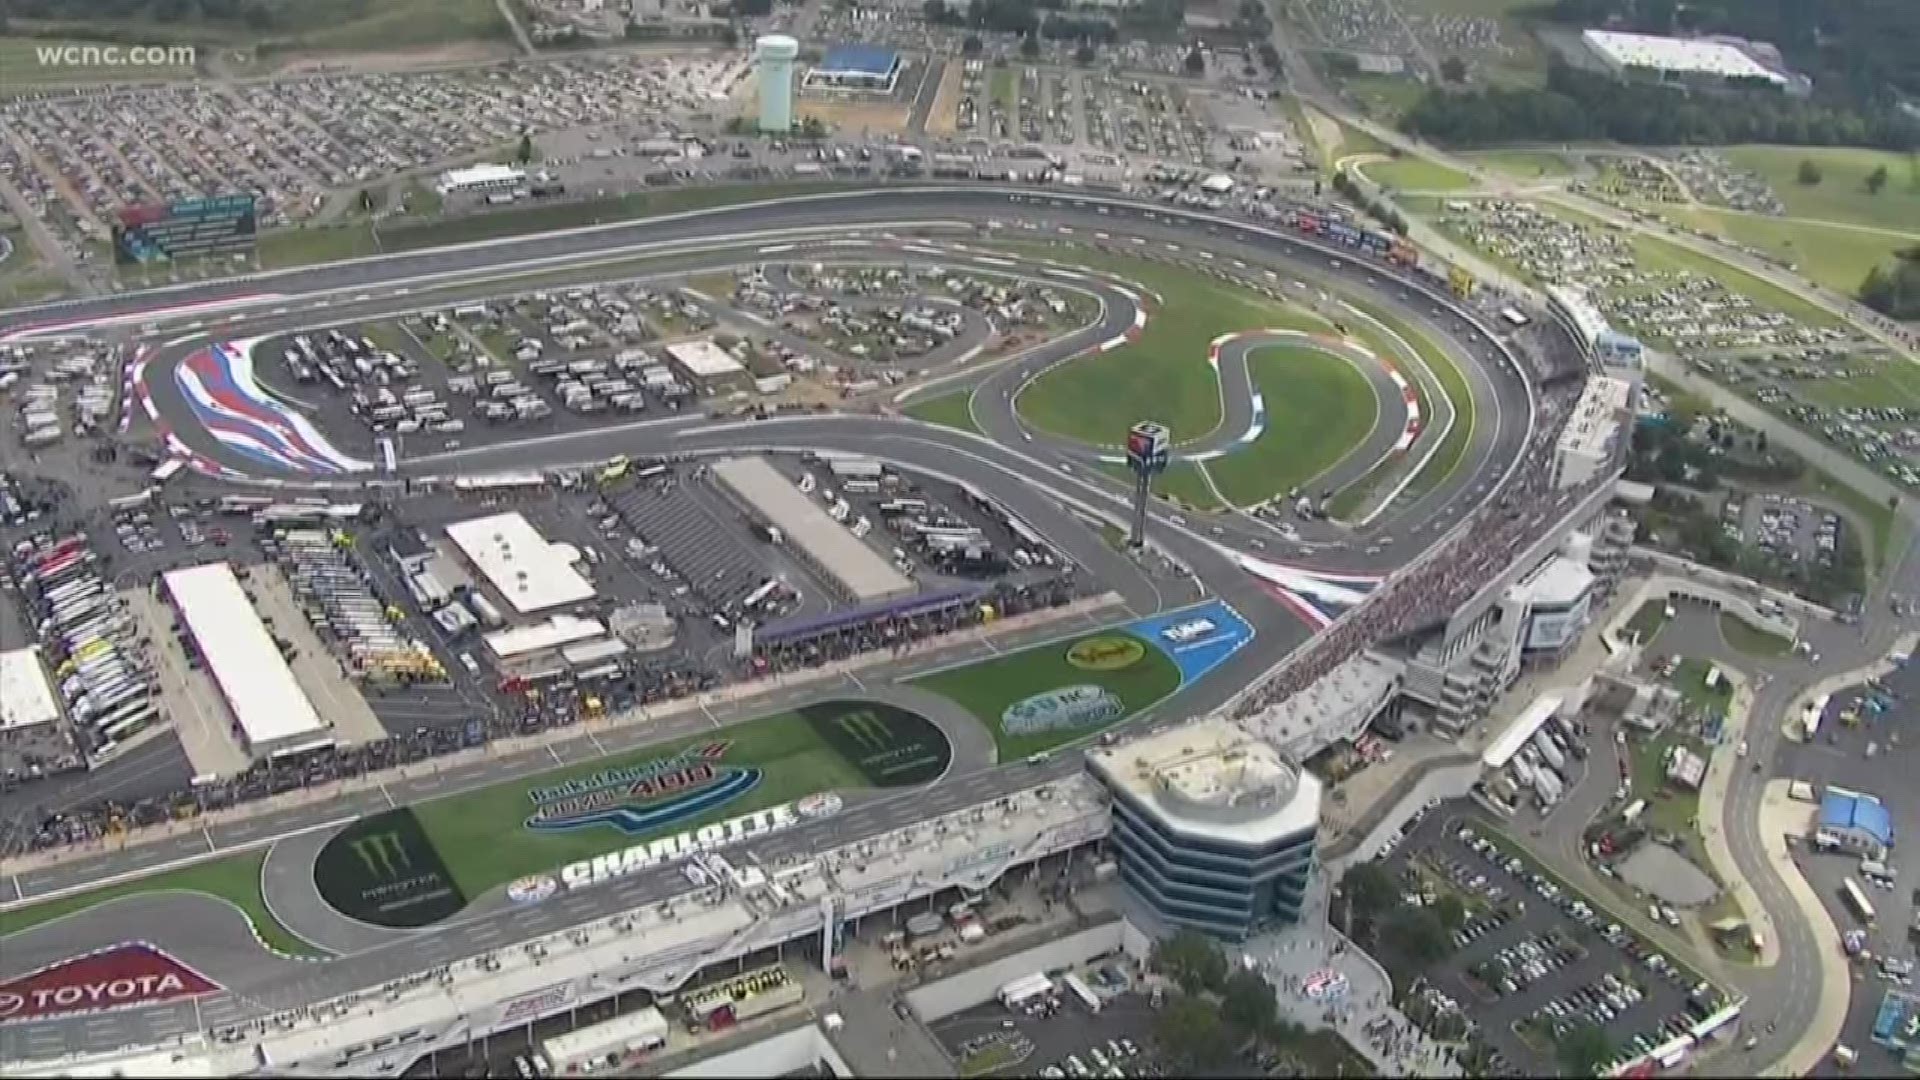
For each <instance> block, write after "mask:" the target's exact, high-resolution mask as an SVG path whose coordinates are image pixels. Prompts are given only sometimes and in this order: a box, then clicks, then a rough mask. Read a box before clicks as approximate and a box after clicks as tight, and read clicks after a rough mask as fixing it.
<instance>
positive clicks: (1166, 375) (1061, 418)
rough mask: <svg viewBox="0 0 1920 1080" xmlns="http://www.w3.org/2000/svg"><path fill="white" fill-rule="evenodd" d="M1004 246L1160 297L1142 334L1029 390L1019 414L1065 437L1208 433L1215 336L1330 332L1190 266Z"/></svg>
mask: <svg viewBox="0 0 1920 1080" xmlns="http://www.w3.org/2000/svg"><path fill="white" fill-rule="evenodd" d="M1001 246H1003V247H1007V248H1010V249H1013V250H1015V251H1016V253H1017V254H1020V255H1024V256H1029V257H1033V256H1038V257H1042V258H1052V259H1056V260H1058V261H1060V262H1063V263H1072V264H1073V265H1076V266H1084V267H1087V268H1089V269H1092V270H1100V271H1106V272H1109V273H1113V274H1116V275H1118V276H1119V277H1121V278H1124V279H1126V280H1127V281H1129V282H1132V283H1135V284H1138V285H1139V286H1141V287H1142V288H1146V289H1149V290H1152V291H1153V292H1155V293H1158V294H1159V296H1160V298H1161V302H1160V303H1156V304H1152V305H1151V310H1150V312H1149V314H1148V318H1147V327H1146V330H1145V331H1144V332H1143V333H1142V334H1141V335H1140V340H1138V341H1136V342H1133V343H1131V344H1128V345H1124V346H1122V347H1120V348H1118V349H1115V350H1113V351H1112V352H1105V353H1089V354H1086V355H1084V356H1080V357H1077V358H1075V359H1073V360H1069V361H1067V362H1066V363H1064V364H1061V365H1059V366H1058V367H1055V368H1054V369H1052V370H1051V371H1049V372H1047V373H1046V374H1045V375H1042V376H1041V377H1040V378H1039V379H1037V380H1035V381H1034V382H1033V383H1032V384H1030V385H1029V386H1028V387H1027V388H1026V390H1025V391H1024V392H1022V393H1021V395H1020V397H1019V400H1018V405H1019V409H1020V415H1021V416H1022V417H1024V418H1025V419H1026V421H1027V422H1028V423H1030V424H1032V425H1033V426H1034V427H1035V428H1037V429H1039V430H1041V431H1045V432H1048V433H1050V434H1053V435H1057V436H1060V437H1062V438H1068V439H1074V440H1077V441H1080V442H1084V443H1089V444H1091V445H1095V446H1114V445H1118V444H1120V443H1121V442H1122V441H1124V439H1125V438H1126V433H1127V426H1128V425H1129V424H1131V423H1133V422H1134V421H1135V420H1145V419H1152V420H1158V421H1160V422H1161V423H1163V424H1166V425H1167V426H1168V427H1169V428H1172V429H1173V438H1174V442H1175V443H1176V444H1179V443H1185V442H1192V441H1194V440H1196V439H1201V438H1205V437H1206V436H1207V435H1209V434H1211V433H1213V432H1214V431H1215V430H1216V429H1217V428H1219V426H1220V386H1219V383H1218V381H1217V380H1216V379H1215V378H1214V375H1213V369H1212V368H1211V367H1209V366H1208V364H1207V350H1208V348H1209V347H1210V346H1211V345H1212V342H1213V339H1214V338H1215V337H1217V336H1219V335H1221V334H1230V333H1234V332H1236V331H1242V330H1263V329H1280V330H1305V331H1309V332H1312V331H1324V330H1326V329H1328V327H1327V325H1326V323H1324V322H1323V321H1321V320H1320V319H1319V317H1317V316H1315V315H1312V314H1310V313H1307V312H1303V311H1300V310H1298V309H1296V308H1294V307H1291V306H1289V305H1287V304H1283V303H1276V302H1274V301H1271V300H1268V299H1267V298H1266V297H1263V296H1260V295H1258V294H1256V293H1253V292H1251V291H1249V290H1247V289H1243V288H1240V287H1238V286H1236V285H1231V284H1228V283H1226V282H1221V281H1216V280H1213V279H1212V278H1208V277H1206V276H1204V275H1201V274H1199V273H1196V272H1195V271H1193V270H1191V269H1189V268H1186V267H1182V266H1170V265H1168V264H1165V263H1159V262H1152V261H1149V260H1147V259H1141V258H1132V257H1128V256H1124V255H1111V254H1108V253H1106V252H1101V251H1095V250H1091V249H1085V248H1077V249H1070V250H1063V249H1060V248H1054V247H1048V246H1045V245H1032V244H1010V245H1001ZM1169 254H1178V253H1169Z"/></svg>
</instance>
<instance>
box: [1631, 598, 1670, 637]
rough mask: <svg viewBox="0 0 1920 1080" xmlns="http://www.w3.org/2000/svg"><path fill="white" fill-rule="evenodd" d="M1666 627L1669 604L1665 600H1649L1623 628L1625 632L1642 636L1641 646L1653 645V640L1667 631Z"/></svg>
mask: <svg viewBox="0 0 1920 1080" xmlns="http://www.w3.org/2000/svg"><path fill="white" fill-rule="evenodd" d="M1666 625H1667V602H1666V601H1665V600H1649V601H1647V602H1646V603H1644V604H1641V605H1640V610H1639V611H1636V612H1634V613H1633V618H1631V619H1628V620H1627V625H1626V626H1625V627H1624V628H1623V632H1624V633H1628V634H1638V635H1639V636H1640V644H1642V645H1651V644H1653V639H1655V638H1657V637H1659V636H1660V631H1661V630H1664V629H1666Z"/></svg>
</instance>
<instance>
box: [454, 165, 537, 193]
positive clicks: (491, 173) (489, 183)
mask: <svg viewBox="0 0 1920 1080" xmlns="http://www.w3.org/2000/svg"><path fill="white" fill-rule="evenodd" d="M526 182H527V174H526V171H525V170H523V169H516V168H514V167H513V166H511V165H485V164H483V165H474V166H471V167H469V168H465V169H448V170H447V171H446V172H443V173H441V174H440V183H439V188H440V193H441V194H443V195H446V194H451V193H453V192H456V191H489V190H491V191H500V190H505V189H509V188H515V187H518V186H520V185H521V184H524V183H526Z"/></svg>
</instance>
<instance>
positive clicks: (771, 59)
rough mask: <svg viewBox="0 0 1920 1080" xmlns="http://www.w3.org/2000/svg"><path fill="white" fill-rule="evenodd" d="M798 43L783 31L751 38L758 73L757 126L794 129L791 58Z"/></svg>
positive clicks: (772, 129) (796, 53)
mask: <svg viewBox="0 0 1920 1080" xmlns="http://www.w3.org/2000/svg"><path fill="white" fill-rule="evenodd" d="M799 57H800V43H799V42H798V41H796V40H794V39H793V38H791V37H788V36H787V35H785V34H768V35H766V36H764V37H761V38H759V39H757V40H755V41H754V43H753V62H754V67H755V68H756V69H757V70H758V72H759V75H760V130H761V131H770V132H776V133H780V134H785V133H786V132H789V131H792V130H793V62H794V61H795V60H797V59H799Z"/></svg>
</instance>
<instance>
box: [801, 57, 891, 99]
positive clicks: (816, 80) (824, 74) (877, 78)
mask: <svg viewBox="0 0 1920 1080" xmlns="http://www.w3.org/2000/svg"><path fill="white" fill-rule="evenodd" d="M899 82H900V53H899V52H898V51H896V50H893V49H889V48H886V47H884V46H880V45H836V46H834V47H833V48H832V49H829V50H828V51H827V55H826V58H825V59H823V60H821V61H820V63H819V64H818V65H817V66H815V67H814V68H812V69H811V70H809V71H808V72H807V81H806V87H807V89H809V90H863V91H868V92H871V93H878V94H891V93H893V88H894V86H895V85H897V84H898V83H899Z"/></svg>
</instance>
